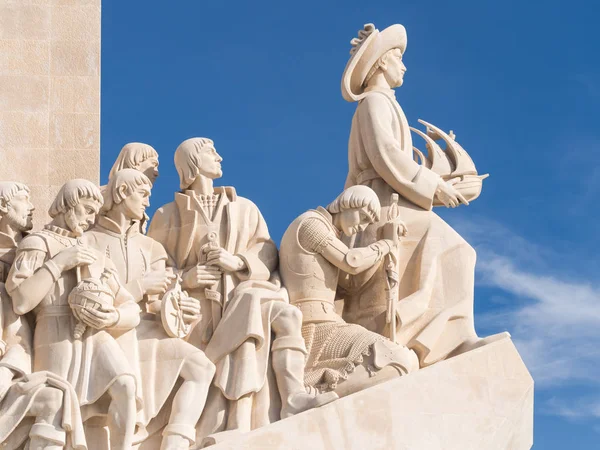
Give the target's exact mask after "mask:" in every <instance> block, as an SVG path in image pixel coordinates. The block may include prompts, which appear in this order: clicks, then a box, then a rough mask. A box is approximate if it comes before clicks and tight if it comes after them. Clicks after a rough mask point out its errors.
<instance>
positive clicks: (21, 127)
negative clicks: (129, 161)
mask: <svg viewBox="0 0 600 450" xmlns="http://www.w3.org/2000/svg"><path fill="white" fill-rule="evenodd" d="M67 149H68V150H70V151H72V153H68V154H67V155H62V152H63V151H64V150H67ZM99 150H100V0H0V159H1V160H2V162H3V167H2V168H0V179H1V180H12V181H23V182H25V183H27V184H28V185H29V186H30V187H31V189H32V201H33V203H34V204H35V206H36V212H35V217H34V224H35V227H36V228H39V227H40V226H41V225H42V224H44V223H45V222H47V220H48V216H47V210H48V207H49V205H50V200H51V199H52V198H54V196H55V195H56V192H57V191H58V188H59V187H60V186H61V185H62V184H63V183H64V182H65V181H67V180H69V179H71V178H81V177H84V178H89V179H90V180H91V181H94V182H98V180H99V175H100V157H99ZM84 152H85V153H84ZM84 154H85V155H86V160H85V164H82V157H83V155H84ZM82 168H85V169H83V171H82Z"/></svg>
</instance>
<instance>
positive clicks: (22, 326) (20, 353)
mask: <svg viewBox="0 0 600 450" xmlns="http://www.w3.org/2000/svg"><path fill="white" fill-rule="evenodd" d="M0 301H1V303H2V304H1V305H0V308H2V315H3V316H4V317H3V318H4V324H3V329H2V332H3V336H2V338H3V339H4V340H5V343H6V351H5V353H4V355H3V356H2V359H0V367H6V368H8V369H10V370H12V371H13V372H14V373H15V374H16V375H20V376H23V375H26V374H29V373H31V355H32V341H33V334H32V331H31V327H30V326H29V322H28V321H27V319H26V318H25V317H22V316H18V315H16V314H15V313H14V311H13V308H12V300H11V298H10V297H9V296H8V294H7V293H6V291H5V290H4V288H3V287H2V286H1V285H0Z"/></svg>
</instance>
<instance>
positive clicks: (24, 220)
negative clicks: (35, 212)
mask: <svg viewBox="0 0 600 450" xmlns="http://www.w3.org/2000/svg"><path fill="white" fill-rule="evenodd" d="M6 217H7V218H8V221H9V223H10V224H11V226H12V227H13V228H14V229H15V230H17V231H19V232H21V233H22V232H24V231H29V230H31V229H32V228H33V223H32V221H31V217H30V216H29V215H27V216H25V217H23V216H20V215H18V214H16V213H15V212H14V210H12V209H9V210H8V212H7V213H6Z"/></svg>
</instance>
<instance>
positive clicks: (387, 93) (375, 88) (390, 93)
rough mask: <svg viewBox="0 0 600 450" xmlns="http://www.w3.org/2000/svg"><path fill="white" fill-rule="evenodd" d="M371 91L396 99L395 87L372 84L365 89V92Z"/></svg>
mask: <svg viewBox="0 0 600 450" xmlns="http://www.w3.org/2000/svg"><path fill="white" fill-rule="evenodd" d="M370 92H379V93H381V94H384V95H385V96H387V97H389V98H391V99H393V100H396V91H394V90H393V89H388V88H382V87H379V86H370V87H368V88H366V89H365V94H367V93H370Z"/></svg>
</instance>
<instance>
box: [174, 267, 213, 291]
mask: <svg viewBox="0 0 600 450" xmlns="http://www.w3.org/2000/svg"><path fill="white" fill-rule="evenodd" d="M221 275H222V271H221V269H219V268H218V267H215V266H207V265H201V264H198V265H197V266H194V267H192V268H191V269H189V270H188V271H187V272H185V273H184V274H183V280H182V284H181V286H182V287H183V288H184V289H198V288H206V287H210V286H213V285H215V284H217V283H218V282H219V280H220V279H221Z"/></svg>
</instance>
